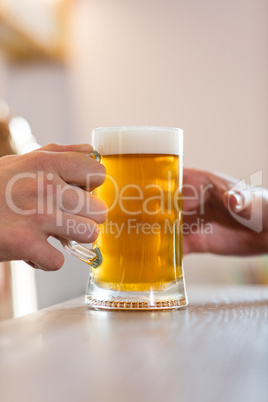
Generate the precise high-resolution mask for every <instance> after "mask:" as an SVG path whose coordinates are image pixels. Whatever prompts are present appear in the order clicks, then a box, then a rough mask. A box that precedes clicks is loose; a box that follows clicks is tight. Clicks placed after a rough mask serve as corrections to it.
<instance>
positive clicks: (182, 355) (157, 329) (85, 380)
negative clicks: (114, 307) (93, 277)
mask: <svg viewBox="0 0 268 402" xmlns="http://www.w3.org/2000/svg"><path fill="white" fill-rule="evenodd" d="M188 294H189V300H190V304H189V306H188V307H186V308H183V309H181V310H177V311H163V312H127V311H126V312H124V311H114V312H113V311H92V310H89V309H88V308H87V307H86V306H85V305H84V300H83V297H81V298H77V299H74V300H71V301H68V302H65V303H62V304H59V305H56V306H54V307H50V308H47V309H44V310H40V311H38V312H36V313H33V314H29V315H27V316H24V317H21V318H17V319H11V320H7V321H3V322H2V323H1V324H0V401H1V402H54V401H55V402H61V401H62V402H63V401H64V402H69V401H70V402H80V401H81V402H82V401H90V402H95V401H97V402H105V401H111V402H121V401H122V402H132V401H142V402H143V401H146V402H151V401H152V402H158V401H159V402H160V401H161V402H162V401H167V402H169V401H172V402H173V401H179V402H195V401H198V402H200V401H204V402H223V401H224V402H226V401H228V402H267V401H268V287H267V286H243V287H238V286H213V287H212V286H198V287H195V286H189V289H188Z"/></svg>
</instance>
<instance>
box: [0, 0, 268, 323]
mask: <svg viewBox="0 0 268 402" xmlns="http://www.w3.org/2000/svg"><path fill="white" fill-rule="evenodd" d="M0 45H1V48H0V99H1V100H2V101H1V105H2V106H1V108H0V109H1V121H2V122H4V123H5V124H9V123H10V119H13V120H11V122H12V121H13V133H15V134H14V135H16V133H17V138H18V137H19V138H20V143H21V147H24V148H23V149H24V150H26V149H27V150H29V149H30V148H31V147H33V148H34V147H35V146H37V144H40V145H45V144H47V143H50V142H57V143H63V144H70V143H80V142H90V132H91V130H92V129H93V128H95V127H98V126H113V125H159V126H174V127H181V128H183V129H184V132H185V142H184V144H185V148H184V164H185V165H187V166H191V167H198V168H205V169H214V170H219V171H222V172H224V173H227V174H229V175H231V176H234V177H236V178H238V179H240V180H242V179H244V178H245V179H247V180H249V178H250V175H251V174H253V173H255V172H257V171H259V170H262V171H263V185H264V186H266V187H267V186H268V160H267V145H268V144H267V133H268V114H267V110H268V91H267V89H268V2H267V1H266V0H254V1H252V0H226V1H221V0H203V1H200V0H187V1H184V0H168V1H167V0H165V1H164V0H136V1H131V0H113V1H110V0H73V1H71V0H38V1H36V0H0ZM9 126H10V127H11V125H10V124H9ZM21 149H22V148H21ZM54 244H55V245H56V246H57V247H59V246H58V245H57V243H56V241H55V243H54ZM65 258H66V263H65V265H64V267H63V268H62V269H61V270H60V271H58V272H52V273H48V272H42V271H34V270H33V269H31V268H28V267H27V266H26V264H24V263H22V262H16V263H12V264H11V266H10V264H7V263H5V264H2V266H1V271H0V272H1V273H0V293H1V299H0V306H1V311H2V318H7V317H8V316H11V315H15V316H19V315H23V314H26V313H28V312H31V311H34V310H35V309H37V308H44V307H46V306H49V305H52V304H55V303H57V302H61V301H63V300H66V299H70V298H72V297H75V296H79V295H81V294H83V293H84V291H85V288H86V284H87V279H88V274H89V272H88V266H87V265H86V264H84V263H82V262H79V261H78V260H77V259H74V258H72V257H71V256H69V255H67V254H66V256H65ZM184 264H185V276H186V282H187V283H188V284H190V283H239V284H243V283H268V258H267V257H266V256H262V257H258V258H234V257H219V256H211V255H193V256H187V257H186V258H185V260H184ZM1 289H2V290H1Z"/></svg>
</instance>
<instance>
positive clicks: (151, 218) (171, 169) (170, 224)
mask: <svg viewBox="0 0 268 402" xmlns="http://www.w3.org/2000/svg"><path fill="white" fill-rule="evenodd" d="M101 162H102V163H103V164H104V166H105V167H106V171H107V178H106V181H105V183H104V184H103V185H102V186H100V187H99V188H97V189H96V190H95V192H94V194H95V195H96V196H97V197H99V198H100V199H102V200H103V201H105V202H106V204H107V206H108V219H107V221H106V222H105V223H104V224H103V225H102V226H101V228H100V234H99V237H98V239H97V245H98V247H99V248H100V249H101V252H102V256H103V263H102V265H101V266H100V267H99V268H97V269H95V270H93V271H92V278H93V281H94V283H95V284H96V285H97V286H100V287H105V288H107V289H111V290H119V291H136V292H141V291H148V292H149V291H152V290H153V291H159V290H163V289H165V288H166V287H167V286H170V285H171V284H172V283H175V282H176V281H177V280H178V279H179V278H181V277H182V267H181V250H182V245H181V244H182V236H181V233H180V221H181V219H180V213H181V194H180V188H179V184H180V171H179V156H178V155H172V154H115V155H104V156H102V161H101Z"/></svg>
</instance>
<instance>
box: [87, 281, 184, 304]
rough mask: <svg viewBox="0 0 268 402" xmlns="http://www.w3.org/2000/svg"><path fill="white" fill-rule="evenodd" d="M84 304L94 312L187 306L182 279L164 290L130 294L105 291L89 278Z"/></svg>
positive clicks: (128, 292)
mask: <svg viewBox="0 0 268 402" xmlns="http://www.w3.org/2000/svg"><path fill="white" fill-rule="evenodd" d="M85 303H86V304H87V305H88V307H89V308H91V309H94V310H170V309H178V308H181V307H185V306H187V304H188V300H187V296H186V292H185V284H184V280H183V278H180V279H178V280H177V281H173V282H171V283H170V285H169V286H167V288H166V289H164V290H161V291H153V290H152V291H151V292H131V291H118V290H110V289H105V288H103V287H99V286H97V285H96V284H95V283H94V282H93V281H92V280H91V278H90V281H89V286H88V291H87V293H86V296H85Z"/></svg>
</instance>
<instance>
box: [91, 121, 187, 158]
mask: <svg viewBox="0 0 268 402" xmlns="http://www.w3.org/2000/svg"><path fill="white" fill-rule="evenodd" d="M91 139H92V145H93V146H94V147H95V148H96V150H97V151H98V152H99V153H100V154H101V155H117V154H169V155H182V149H183V148H182V147H183V130H182V129H180V128H171V127H146V126H136V127H135V126H124V127H100V128H96V129H95V130H93V131H92V138H91Z"/></svg>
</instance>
